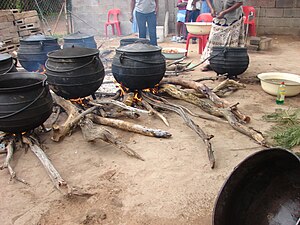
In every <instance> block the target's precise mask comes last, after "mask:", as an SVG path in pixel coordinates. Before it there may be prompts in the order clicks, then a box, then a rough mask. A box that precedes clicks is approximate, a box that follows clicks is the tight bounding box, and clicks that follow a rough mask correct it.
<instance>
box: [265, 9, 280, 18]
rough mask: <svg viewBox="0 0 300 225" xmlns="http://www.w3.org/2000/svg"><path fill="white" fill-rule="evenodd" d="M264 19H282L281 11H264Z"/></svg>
mask: <svg viewBox="0 0 300 225" xmlns="http://www.w3.org/2000/svg"><path fill="white" fill-rule="evenodd" d="M266 17H283V9H266Z"/></svg>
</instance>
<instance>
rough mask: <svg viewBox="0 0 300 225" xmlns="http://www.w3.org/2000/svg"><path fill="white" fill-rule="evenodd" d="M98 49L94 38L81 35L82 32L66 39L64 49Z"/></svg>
mask: <svg viewBox="0 0 300 225" xmlns="http://www.w3.org/2000/svg"><path fill="white" fill-rule="evenodd" d="M73 46H75V47H83V48H97V44H96V41H95V39H94V36H92V35H87V34H84V33H81V32H80V31H78V32H76V33H73V34H70V35H67V36H65V37H64V45H63V48H71V47H73Z"/></svg>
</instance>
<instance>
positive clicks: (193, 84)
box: [160, 78, 250, 122]
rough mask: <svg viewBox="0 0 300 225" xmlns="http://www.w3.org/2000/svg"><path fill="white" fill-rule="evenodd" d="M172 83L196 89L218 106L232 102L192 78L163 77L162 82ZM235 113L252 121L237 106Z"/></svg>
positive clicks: (223, 106)
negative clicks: (191, 79)
mask: <svg viewBox="0 0 300 225" xmlns="http://www.w3.org/2000/svg"><path fill="white" fill-rule="evenodd" d="M163 83H171V84H175V85H181V86H184V87H187V88H192V89H195V90H196V91H199V92H201V93H202V94H204V95H205V96H206V97H207V98H208V99H210V100H211V101H212V102H213V103H214V104H215V105H216V106H217V107H218V108H227V107H229V106H230V105H232V104H231V103H229V102H228V101H226V100H224V99H221V98H219V97H218V96H217V95H216V94H215V93H214V92H212V90H210V89H209V88H208V87H207V86H206V85H205V84H202V83H197V82H194V81H190V80H184V79H180V78H163V79H162V81H161V82H160V84H163ZM232 110H233V111H234V114H235V115H236V116H237V117H238V118H239V119H240V120H242V121H245V122H250V117H249V116H247V115H244V114H243V113H241V112H240V111H239V110H238V109H237V108H235V109H232Z"/></svg>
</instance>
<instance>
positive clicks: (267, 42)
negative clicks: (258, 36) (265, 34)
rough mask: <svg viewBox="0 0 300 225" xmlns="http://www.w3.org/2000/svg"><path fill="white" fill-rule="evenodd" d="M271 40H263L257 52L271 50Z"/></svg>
mask: <svg viewBox="0 0 300 225" xmlns="http://www.w3.org/2000/svg"><path fill="white" fill-rule="evenodd" d="M272 40H273V39H272V38H264V39H262V40H261V41H260V42H259V46H258V49H259V50H268V49H270V48H272Z"/></svg>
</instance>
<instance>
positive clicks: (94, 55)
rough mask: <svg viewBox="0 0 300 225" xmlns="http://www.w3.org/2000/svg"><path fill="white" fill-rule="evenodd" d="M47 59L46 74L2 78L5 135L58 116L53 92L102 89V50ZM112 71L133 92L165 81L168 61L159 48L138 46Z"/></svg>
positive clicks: (63, 52)
mask: <svg viewBox="0 0 300 225" xmlns="http://www.w3.org/2000/svg"><path fill="white" fill-rule="evenodd" d="M47 55H48V57H47V60H46V63H45V68H46V73H45V75H43V74H40V73H35V72H16V73H7V74H3V75H0V93H1V95H0V130H1V131H5V132H12V133H17V132H22V131H26V130H30V129H33V128H35V127H37V126H39V125H41V124H42V123H43V122H44V121H45V120H46V119H47V118H48V116H50V114H51V113H52V98H51V94H50V92H49V87H50V89H52V90H53V91H54V92H55V93H56V94H57V95H59V96H61V97H63V98H65V99H74V98H80V97H86V96H88V95H91V94H93V93H95V92H96V91H97V89H98V88H99V87H100V85H101V84H102V82H103V79H104V75H105V71H104V66H103V64H102V62H101V59H100V57H99V50H98V49H91V48H80V47H74V48H68V49H59V50H55V51H51V52H49V53H48V54H47ZM112 68H113V75H114V77H115V79H116V80H117V81H118V82H119V83H121V84H123V85H124V86H126V87H128V88H129V89H131V90H135V89H144V88H151V87H154V86H155V85H156V84H157V83H159V81H160V80H161V79H162V78H163V76H164V73H165V59H164V57H163V56H162V54H161V49H160V48H159V47H157V46H151V45H148V44H143V43H136V44H132V45H127V46H123V47H120V48H118V49H117V51H116V55H115V57H114V60H113V66H112ZM46 80H47V83H49V87H48V85H47V83H46Z"/></svg>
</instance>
